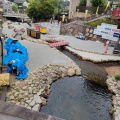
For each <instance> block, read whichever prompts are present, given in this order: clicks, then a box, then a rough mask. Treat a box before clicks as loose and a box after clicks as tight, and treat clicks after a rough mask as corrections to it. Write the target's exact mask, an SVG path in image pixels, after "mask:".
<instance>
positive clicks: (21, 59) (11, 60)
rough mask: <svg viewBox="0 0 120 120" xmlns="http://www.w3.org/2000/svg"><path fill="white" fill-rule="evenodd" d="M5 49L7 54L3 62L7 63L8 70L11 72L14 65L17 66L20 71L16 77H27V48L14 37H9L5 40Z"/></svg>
mask: <svg viewBox="0 0 120 120" xmlns="http://www.w3.org/2000/svg"><path fill="white" fill-rule="evenodd" d="M5 49H6V50H7V55H6V56H4V58H3V63H4V64H5V65H7V67H8V72H9V73H11V72H12V69H13V67H16V68H18V69H19V71H20V74H19V75H18V76H17V77H16V78H17V79H18V80H19V79H25V78H27V76H28V68H27V67H26V66H25V63H26V61H27V60H28V59H29V58H28V52H27V49H26V48H25V47H24V46H23V45H21V43H20V42H18V40H13V39H12V38H8V39H7V41H6V42H5Z"/></svg>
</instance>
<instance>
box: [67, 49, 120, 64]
mask: <svg viewBox="0 0 120 120" xmlns="http://www.w3.org/2000/svg"><path fill="white" fill-rule="evenodd" d="M66 48H67V49H68V50H70V51H71V52H73V53H75V54H77V55H79V56H81V57H82V58H83V59H84V60H90V61H93V62H104V61H120V56H112V55H101V54H94V53H89V52H83V51H79V50H75V49H73V48H71V47H66Z"/></svg>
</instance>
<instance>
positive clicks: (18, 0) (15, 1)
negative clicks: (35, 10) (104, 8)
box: [14, 0, 25, 3]
mask: <svg viewBox="0 0 120 120" xmlns="http://www.w3.org/2000/svg"><path fill="white" fill-rule="evenodd" d="M24 2H25V0H14V3H24Z"/></svg>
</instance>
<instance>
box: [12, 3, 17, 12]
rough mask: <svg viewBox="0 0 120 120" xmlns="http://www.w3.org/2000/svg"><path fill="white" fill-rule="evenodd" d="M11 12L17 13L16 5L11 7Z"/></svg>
mask: <svg viewBox="0 0 120 120" xmlns="http://www.w3.org/2000/svg"><path fill="white" fill-rule="evenodd" d="M12 10H13V11H14V12H17V11H18V6H17V5H16V4H14V5H12Z"/></svg>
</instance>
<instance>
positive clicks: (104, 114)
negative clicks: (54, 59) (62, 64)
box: [41, 50, 112, 120]
mask: <svg viewBox="0 0 120 120" xmlns="http://www.w3.org/2000/svg"><path fill="white" fill-rule="evenodd" d="M62 52H63V53H64V54H66V55H68V56H69V57H70V58H71V59H73V60H74V62H76V63H77V64H78V65H79V66H80V68H81V66H82V67H83V68H84V70H83V72H84V71H85V69H86V70H88V68H87V66H88V65H89V66H92V63H90V62H85V61H82V60H79V59H78V58H77V57H75V56H73V55H72V54H70V53H68V52H67V51H65V50H63V51H62ZM93 67H94V65H93ZM93 69H94V68H93ZM111 107H112V105H111V94H110V93H109V92H108V90H107V88H104V87H101V86H99V85H96V84H94V83H91V82H90V81H88V80H86V79H85V78H84V77H81V76H73V77H65V78H61V79H59V80H58V81H56V82H54V83H53V84H52V86H51V93H50V95H49V98H48V103H47V105H46V106H43V107H42V108H41V112H44V113H47V114H50V115H53V116H56V117H60V118H63V119H66V120H111V116H110V114H109V110H110V108H111Z"/></svg>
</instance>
